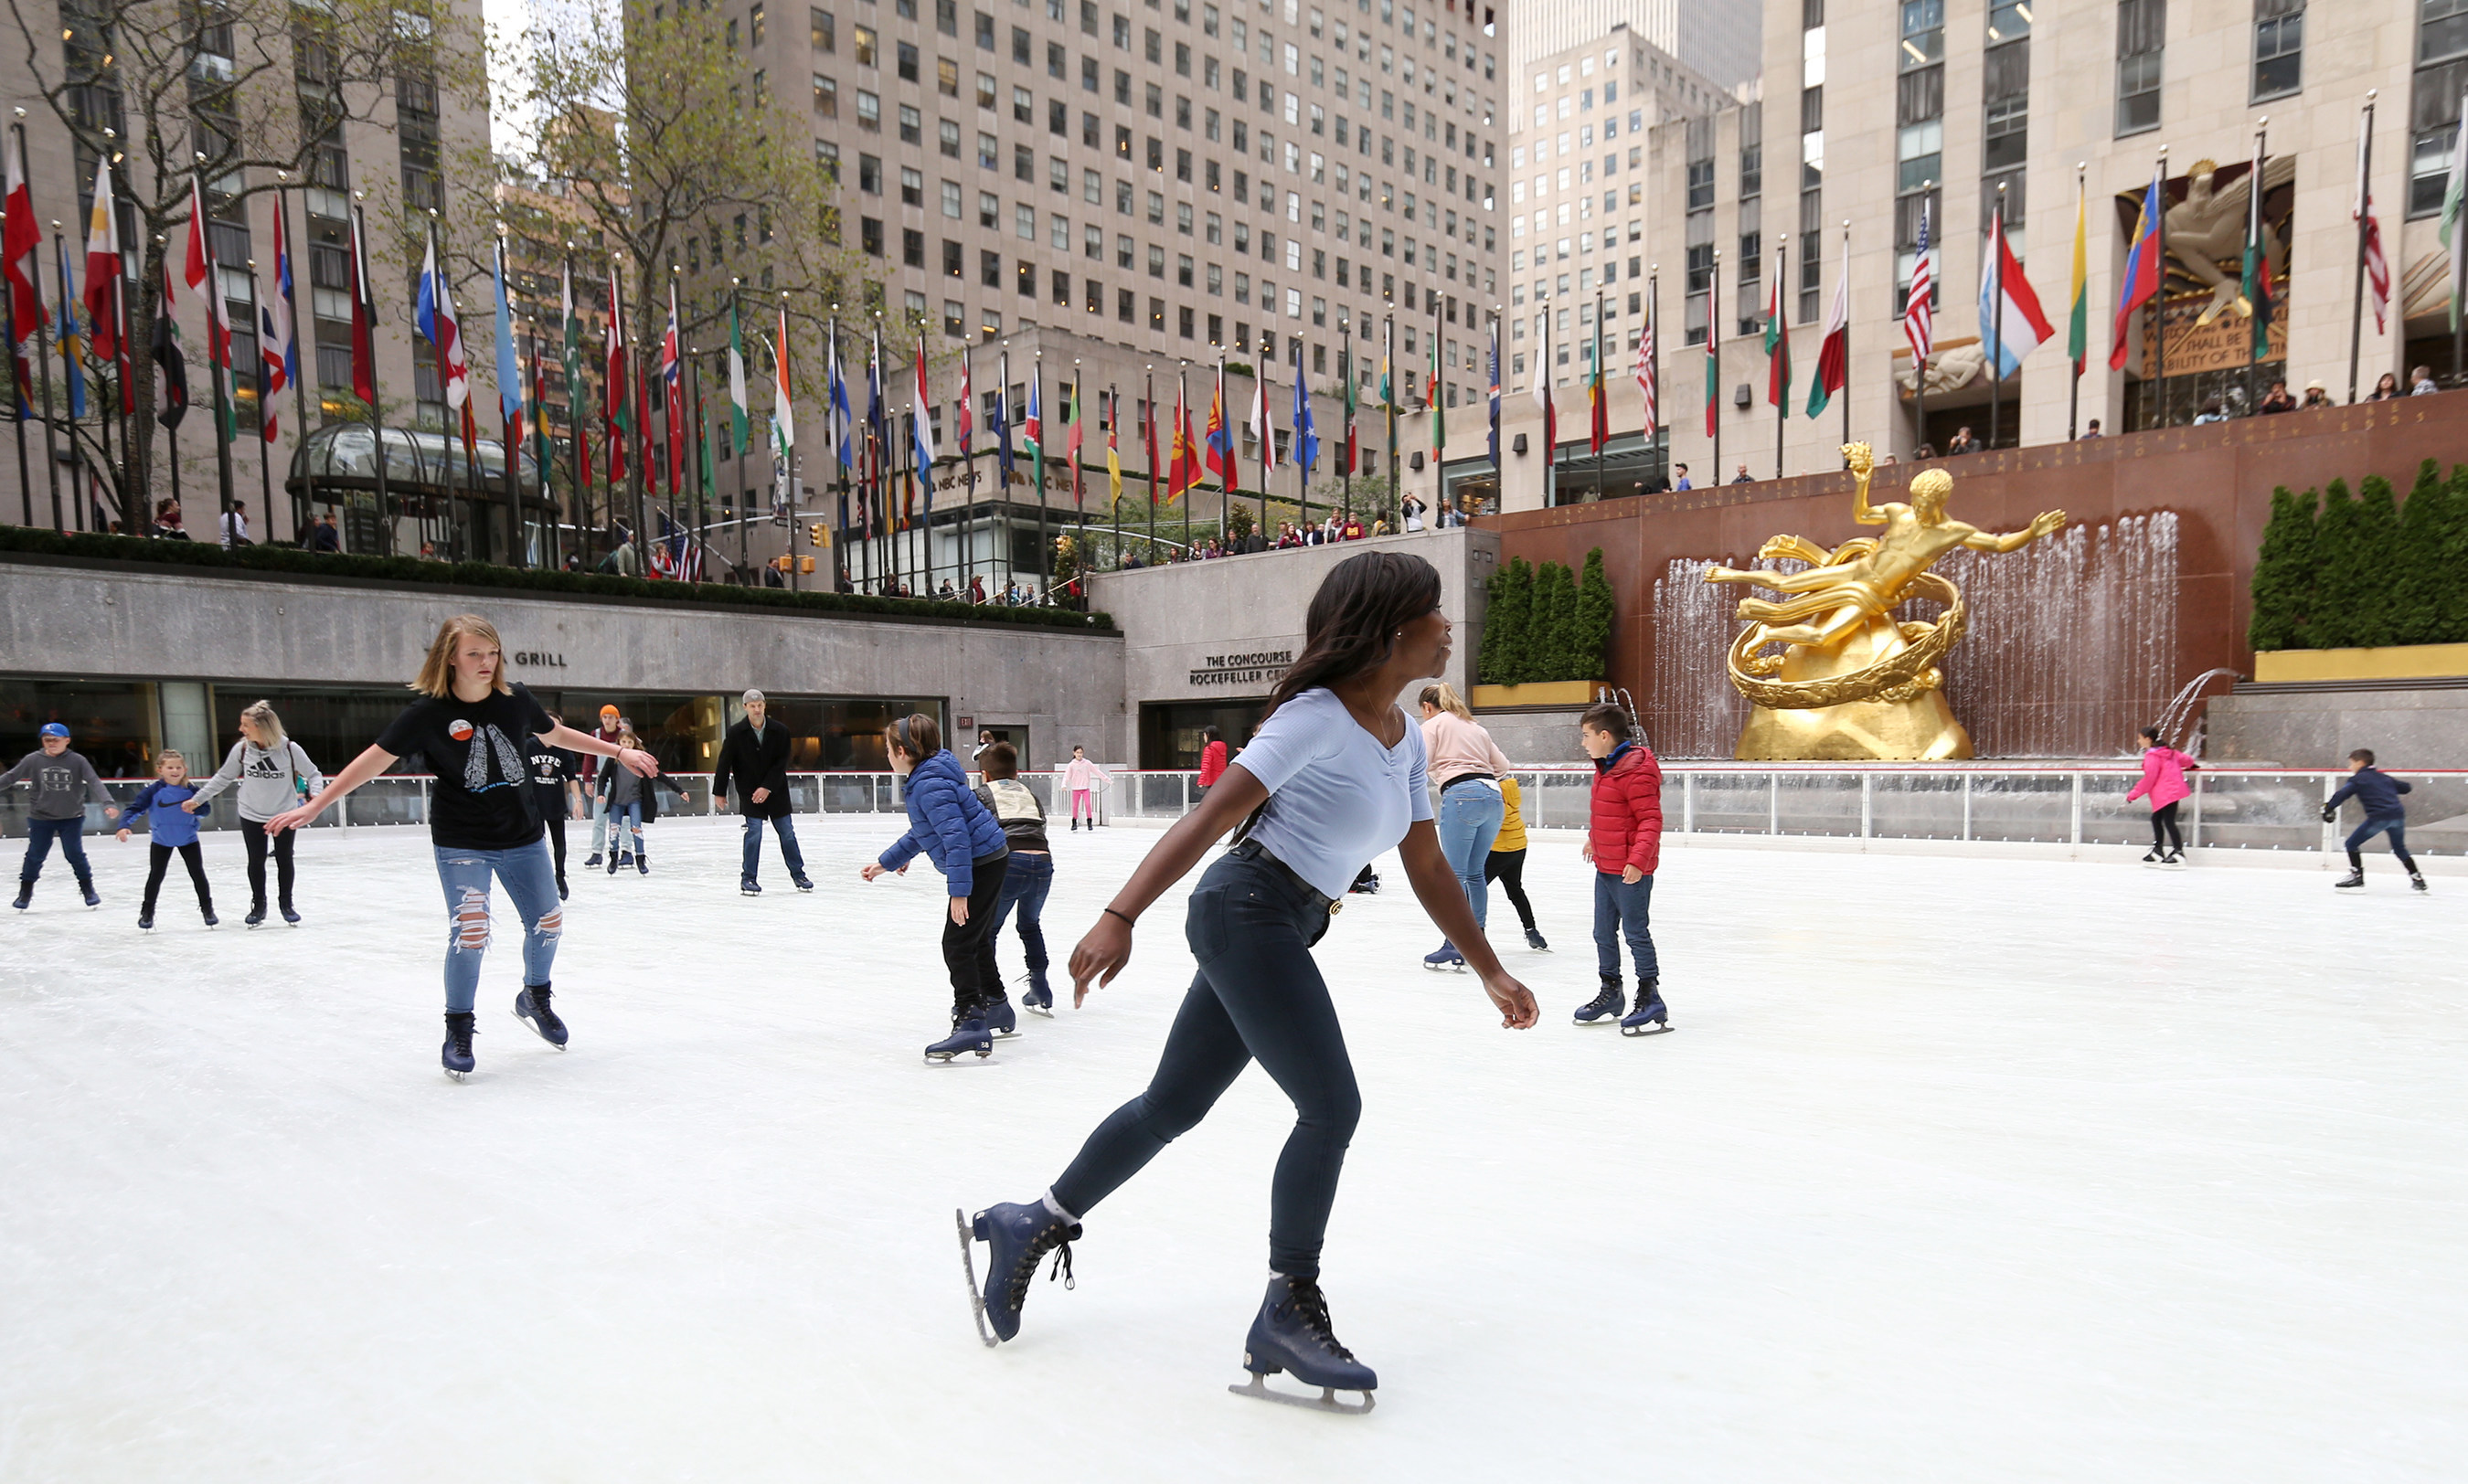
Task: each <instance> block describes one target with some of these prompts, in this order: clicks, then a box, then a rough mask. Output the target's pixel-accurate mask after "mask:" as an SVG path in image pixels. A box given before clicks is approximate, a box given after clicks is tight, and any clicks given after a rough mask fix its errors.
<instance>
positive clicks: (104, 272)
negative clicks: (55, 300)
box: [63, 156, 126, 380]
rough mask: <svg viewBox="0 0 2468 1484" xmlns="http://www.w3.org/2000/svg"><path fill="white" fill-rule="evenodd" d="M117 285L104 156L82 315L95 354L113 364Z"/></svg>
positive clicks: (116, 241) (115, 233)
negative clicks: (87, 323)
mask: <svg viewBox="0 0 2468 1484" xmlns="http://www.w3.org/2000/svg"><path fill="white" fill-rule="evenodd" d="M119 286H120V217H119V214H118V213H117V212H116V211H115V210H114V209H113V207H112V203H111V160H110V157H109V156H105V157H104V158H103V160H102V161H100V162H99V163H97V164H96V166H95V168H94V214H93V216H92V217H89V218H88V219H87V223H86V239H85V316H86V319H87V321H88V322H89V323H90V324H92V326H93V327H94V332H93V338H92V340H91V341H90V343H91V344H92V346H93V347H94V354H96V355H98V356H100V357H101V358H103V359H104V360H107V361H110V362H112V363H114V364H115V365H116V364H118V363H119V360H120V354H121V344H120V296H119V293H118V289H119ZM63 297H66V296H65V295H63ZM125 379H126V378H124V380H125Z"/></svg>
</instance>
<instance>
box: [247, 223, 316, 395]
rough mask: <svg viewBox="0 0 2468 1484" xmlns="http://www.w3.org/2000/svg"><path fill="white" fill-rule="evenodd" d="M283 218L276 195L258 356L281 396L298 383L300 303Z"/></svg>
mask: <svg viewBox="0 0 2468 1484" xmlns="http://www.w3.org/2000/svg"><path fill="white" fill-rule="evenodd" d="M285 215H286V213H285V212H284V210H283V196H282V194H281V193H279V192H278V193H277V194H276V195H275V197H274V294H273V296H272V297H271V298H269V299H266V300H265V301H263V302H264V305H265V313H264V316H263V317H264V319H265V325H264V327H263V339H262V341H261V342H260V345H259V352H260V354H261V355H263V358H264V359H266V360H268V361H270V362H272V363H273V365H272V370H271V375H270V376H269V377H268V378H267V379H268V380H269V381H271V382H272V386H271V387H270V388H269V390H270V391H273V392H281V391H283V390H285V389H286V388H287V387H289V386H291V385H293V384H295V383H297V382H298V381H299V380H300V337H299V334H298V332H297V330H296V329H295V327H296V325H297V323H298V305H299V301H298V299H297V298H296V297H295V296H294V294H293V287H294V285H295V283H296V281H295V280H294V279H293V277H292V271H291V228H290V226H289V224H288V223H286V221H285V220H284V217H285ZM273 426H274V425H273V422H271V421H270V420H269V421H268V422H267V423H266V434H265V438H266V441H267V442H268V443H271V442H273V441H274V432H273ZM302 431H303V432H306V431H307V430H306V429H305V428H304V429H303V430H302Z"/></svg>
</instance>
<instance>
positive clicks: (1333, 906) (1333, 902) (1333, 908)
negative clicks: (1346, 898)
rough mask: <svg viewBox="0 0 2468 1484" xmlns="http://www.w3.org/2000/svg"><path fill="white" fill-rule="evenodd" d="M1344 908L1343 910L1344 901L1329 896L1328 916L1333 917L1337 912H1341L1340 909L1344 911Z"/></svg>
mask: <svg viewBox="0 0 2468 1484" xmlns="http://www.w3.org/2000/svg"><path fill="white" fill-rule="evenodd" d="M1344 910H1345V903H1344V902H1339V901H1337V899H1336V898H1334V897H1331V898H1330V899H1329V900H1328V915H1329V916H1331V917H1335V916H1337V914H1338V913H1339V912H1342V911H1344Z"/></svg>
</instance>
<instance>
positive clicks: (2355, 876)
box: [2331, 867, 2365, 891]
mask: <svg viewBox="0 0 2468 1484" xmlns="http://www.w3.org/2000/svg"><path fill="white" fill-rule="evenodd" d="M2331 884H2332V885H2333V886H2336V887H2339V888H2340V889H2342V891H2349V890H2354V889H2355V888H2357V887H2360V886H2363V885H2365V872H2364V871H2363V870H2361V869H2358V868H2356V867H2350V868H2349V871H2348V874H2347V875H2345V876H2343V877H2342V878H2340V879H2338V880H2336V881H2333V882H2332V883H2331Z"/></svg>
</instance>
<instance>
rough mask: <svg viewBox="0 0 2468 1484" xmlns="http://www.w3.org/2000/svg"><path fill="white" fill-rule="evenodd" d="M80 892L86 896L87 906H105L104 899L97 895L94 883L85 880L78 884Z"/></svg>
mask: <svg viewBox="0 0 2468 1484" xmlns="http://www.w3.org/2000/svg"><path fill="white" fill-rule="evenodd" d="M78 890H79V891H80V892H82V893H83V894H84V895H85V904H86V905H87V906H89V907H99V906H101V905H103V898H102V897H101V896H99V895H97V894H96V892H95V889H94V882H93V881H91V880H84V881H80V882H78Z"/></svg>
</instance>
